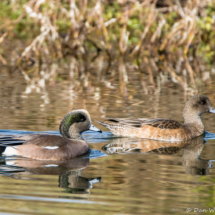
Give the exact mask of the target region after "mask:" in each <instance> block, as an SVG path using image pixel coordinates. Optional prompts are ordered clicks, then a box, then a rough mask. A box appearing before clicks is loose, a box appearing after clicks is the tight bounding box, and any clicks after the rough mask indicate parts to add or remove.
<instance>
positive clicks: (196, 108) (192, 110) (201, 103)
mask: <svg viewBox="0 0 215 215" xmlns="http://www.w3.org/2000/svg"><path fill="white" fill-rule="evenodd" d="M206 112H210V113H215V109H213V108H212V107H211V102H210V100H209V98H208V97H207V96H204V95H196V96H193V97H191V98H190V99H189V100H188V101H187V103H186V104H185V107H184V110H183V116H184V121H185V123H186V122H187V123H188V122H192V121H195V120H196V118H199V117H201V115H202V114H203V113H206Z"/></svg>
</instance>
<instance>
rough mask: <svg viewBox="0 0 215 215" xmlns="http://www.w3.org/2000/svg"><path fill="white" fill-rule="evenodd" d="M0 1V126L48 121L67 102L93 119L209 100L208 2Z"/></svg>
mask: <svg viewBox="0 0 215 215" xmlns="http://www.w3.org/2000/svg"><path fill="white" fill-rule="evenodd" d="M0 8H1V10H0V86H1V88H0V110H1V111H0V117H1V119H3V120H2V123H1V125H0V128H1V129H28V130H32V129H33V130H47V129H48V130H49V129H57V128H58V124H59V122H60V120H61V118H62V117H63V116H64V115H65V113H66V112H68V111H71V110H73V109H77V108H86V109H88V110H89V112H90V113H91V115H92V116H93V117H94V118H98V119H99V118H104V117H110V116H112V117H115V116H118V117H129V116H133V117H136V116H143V117H158V115H159V114H160V113H162V115H163V117H168V116H169V117H175V119H176V120H179V121H180V120H181V121H183V119H181V111H182V109H183V105H184V103H185V102H186V100H187V99H188V98H189V97H190V96H192V95H194V94H206V95H207V96H209V98H210V99H211V100H212V103H213V100H214V99H215V96H214V94H213V92H214V90H215V86H214V76H215V69H214V57H215V39H214V36H215V35H214V34H215V33H214V32H215V1H214V0H204V1H203V0H172V1H170V0H139V1H137V0H116V1H112V0H95V1H94V0H90V1H88V0H80V1H75V0H62V1H59V0H30V1H28V0H2V1H1V2H0ZM214 101H215V100H214ZM176 106H177V107H176ZM175 109H177V111H175Z"/></svg>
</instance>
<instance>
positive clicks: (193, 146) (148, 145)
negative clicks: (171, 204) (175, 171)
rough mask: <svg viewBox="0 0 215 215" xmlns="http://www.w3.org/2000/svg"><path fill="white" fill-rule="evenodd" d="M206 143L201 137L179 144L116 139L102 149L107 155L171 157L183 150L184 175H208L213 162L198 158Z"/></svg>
mask: <svg viewBox="0 0 215 215" xmlns="http://www.w3.org/2000/svg"><path fill="white" fill-rule="evenodd" d="M205 143H206V141H205V140H204V139H203V135H202V136H200V137H197V138H194V139H191V140H187V141H180V142H167V141H158V140H149V139H139V140H135V141H134V140H132V139H127V138H118V139H114V140H111V142H110V143H107V144H106V145H104V146H103V147H102V150H103V151H105V152H106V153H107V154H119V153H132V152H140V153H157V154H166V155H173V154H176V153H178V152H179V151H180V150H183V155H182V165H183V166H184V167H185V169H186V170H185V172H186V174H190V175H208V174H209V169H210V168H211V167H212V162H214V161H215V160H204V159H201V158H200V155H201V152H202V149H203V148H204V144H205Z"/></svg>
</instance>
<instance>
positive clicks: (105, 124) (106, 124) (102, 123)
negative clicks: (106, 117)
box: [95, 120, 110, 129]
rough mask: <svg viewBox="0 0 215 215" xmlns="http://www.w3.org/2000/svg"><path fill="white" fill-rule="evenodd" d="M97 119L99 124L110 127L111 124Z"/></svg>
mask: <svg viewBox="0 0 215 215" xmlns="http://www.w3.org/2000/svg"><path fill="white" fill-rule="evenodd" d="M95 121H96V122H98V123H99V124H101V125H103V126H104V127H106V128H108V129H110V125H109V124H108V123H104V122H100V121H98V120H95Z"/></svg>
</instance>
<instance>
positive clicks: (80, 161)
mask: <svg viewBox="0 0 215 215" xmlns="http://www.w3.org/2000/svg"><path fill="white" fill-rule="evenodd" d="M6 164H7V165H6V166H1V167H0V169H1V170H0V172H1V174H3V175H5V176H9V177H11V178H15V179H25V180H31V179H32V178H31V177H28V176H29V175H30V174H38V175H59V187H61V188H66V192H67V193H73V194H74V193H76V194H77V193H78V194H87V193H89V192H90V189H91V188H92V185H93V184H94V183H97V182H100V180H101V177H97V178H90V179H88V178H84V177H81V174H82V171H83V170H84V169H85V168H87V167H88V165H89V158H83V157H79V158H74V159H71V160H64V161H42V160H33V159H28V158H16V159H12V160H11V159H6ZM18 167H20V168H18Z"/></svg>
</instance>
